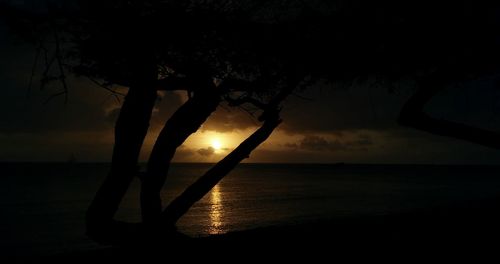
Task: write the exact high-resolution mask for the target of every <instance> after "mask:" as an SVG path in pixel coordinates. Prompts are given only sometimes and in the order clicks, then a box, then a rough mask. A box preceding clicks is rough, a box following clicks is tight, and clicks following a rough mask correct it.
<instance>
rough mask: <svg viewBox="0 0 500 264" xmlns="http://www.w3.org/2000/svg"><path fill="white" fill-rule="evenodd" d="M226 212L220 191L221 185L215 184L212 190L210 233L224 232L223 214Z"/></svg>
mask: <svg viewBox="0 0 500 264" xmlns="http://www.w3.org/2000/svg"><path fill="white" fill-rule="evenodd" d="M223 213H224V208H223V207H222V195H221V192H220V187H219V185H215V186H214V188H212V191H211V192H210V211H209V215H210V227H209V229H208V233H209V234H220V233H223V231H224V230H223V227H222V216H223Z"/></svg>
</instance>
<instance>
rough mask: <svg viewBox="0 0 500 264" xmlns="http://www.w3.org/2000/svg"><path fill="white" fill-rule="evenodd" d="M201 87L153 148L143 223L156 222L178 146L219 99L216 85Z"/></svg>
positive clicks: (145, 179)
mask: <svg viewBox="0 0 500 264" xmlns="http://www.w3.org/2000/svg"><path fill="white" fill-rule="evenodd" d="M210 86H211V87H208V88H209V89H207V90H206V91H205V90H200V91H199V92H196V93H195V95H194V96H193V97H192V98H190V99H189V100H188V101H187V102H186V103H185V104H184V105H182V106H181V107H180V108H179V109H178V110H177V111H176V112H175V113H174V114H173V115H172V117H171V118H170V119H169V120H168V121H167V122H166V124H165V126H164V127H163V129H162V131H161V132H160V134H159V136H158V138H157V139H156V142H155V145H154V147H153V150H152V152H151V156H150V158H149V161H148V167H147V172H146V174H145V175H144V177H143V179H142V185H141V186H142V188H141V210H142V219H143V222H144V223H148V224H151V223H157V220H159V217H160V214H161V210H162V203H161V198H160V192H161V189H162V187H163V185H164V183H165V179H166V177H167V174H168V170H169V168H170V162H171V160H172V158H173V157H174V154H175V151H176V149H177V148H178V147H179V146H180V145H181V144H182V143H183V142H184V141H185V140H186V139H187V138H188V137H189V136H190V135H191V134H193V133H195V132H196V131H197V130H198V129H199V127H200V126H201V125H202V124H203V123H204V122H205V120H206V119H207V118H208V117H209V116H210V114H212V113H213V112H214V111H215V110H216V108H217V106H218V105H219V102H220V95H219V94H218V92H217V91H216V90H215V89H216V88H215V86H214V85H213V84H210Z"/></svg>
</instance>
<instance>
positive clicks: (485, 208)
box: [31, 198, 500, 263]
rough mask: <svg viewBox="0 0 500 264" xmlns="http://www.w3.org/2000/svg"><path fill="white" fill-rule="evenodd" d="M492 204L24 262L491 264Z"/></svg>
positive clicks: (496, 220) (495, 203)
mask: <svg viewBox="0 0 500 264" xmlns="http://www.w3.org/2000/svg"><path fill="white" fill-rule="evenodd" d="M499 205H500V198H498V199H489V200H487V201H480V202H474V203H470V204H463V203H462V204H457V205H456V206H450V207H447V208H434V209H432V210H426V211H419V212H413V213H406V214H399V215H386V216H373V217H367V218H357V219H345V220H335V221H319V222H315V223H309V224H301V225H295V226H293V225H292V226H279V227H267V228H259V229H254V230H248V231H241V232H233V233H228V234H224V235H218V236H210V237H207V238H188V237H182V236H177V237H176V238H175V239H168V238H167V237H166V238H165V240H164V241H162V242H163V244H161V243H159V242H158V243H153V244H154V245H143V246H134V247H121V248H118V247H116V248H107V249H100V250H93V251H81V252H72V253H68V254H64V255H55V256H50V257H47V258H44V259H36V260H31V262H35V263H36V262H42V261H43V262H44V263H93V262H96V261H103V263H108V261H109V263H149V262H151V263H152V262H170V263H172V262H173V263H178V262H185V261H189V260H203V261H215V262H231V263H239V262H246V261H248V260H252V261H259V262H266V261H267V260H271V259H272V260H283V261H285V260H297V259H298V258H300V259H301V260H306V261H307V262H309V261H311V262H314V263H316V262H320V261H321V262H324V261H325V262H332V261H333V260H337V259H338V258H346V257H347V258H350V259H379V260H380V259H387V260H389V259H390V260H396V261H397V260H398V258H400V257H403V258H404V259H401V260H402V261H401V262H402V263H406V262H408V261H411V260H418V259H425V258H427V257H432V258H433V261H434V260H436V259H435V257H436V256H439V257H441V258H443V259H446V260H450V259H462V258H463V257H467V258H471V257H472V258H473V259H474V260H475V261H479V260H481V259H488V260H489V261H492V260H493V258H497V257H499V256H500V247H499V246H500V214H499V212H500V210H498V207H499ZM174 260H175V261H174ZM462 260H463V259H462ZM429 261H430V260H429ZM307 262H306V263H307Z"/></svg>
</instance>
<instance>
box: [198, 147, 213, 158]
mask: <svg viewBox="0 0 500 264" xmlns="http://www.w3.org/2000/svg"><path fill="white" fill-rule="evenodd" d="M196 152H197V153H198V154H200V155H202V156H205V157H210V156H212V155H213V154H214V153H215V149H214V148H212V147H208V148H201V149H198V150H197V151H196Z"/></svg>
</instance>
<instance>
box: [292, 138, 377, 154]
mask: <svg viewBox="0 0 500 264" xmlns="http://www.w3.org/2000/svg"><path fill="white" fill-rule="evenodd" d="M370 145H373V141H372V139H371V137H370V136H368V135H359V136H357V138H355V139H351V140H342V141H341V140H339V139H338V138H337V139H334V140H328V139H325V138H324V137H320V136H316V135H312V136H305V137H304V138H302V139H301V140H300V142H298V143H287V144H285V147H288V148H292V149H297V148H300V149H302V150H308V151H348V150H360V149H365V148H366V147H368V146H370Z"/></svg>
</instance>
